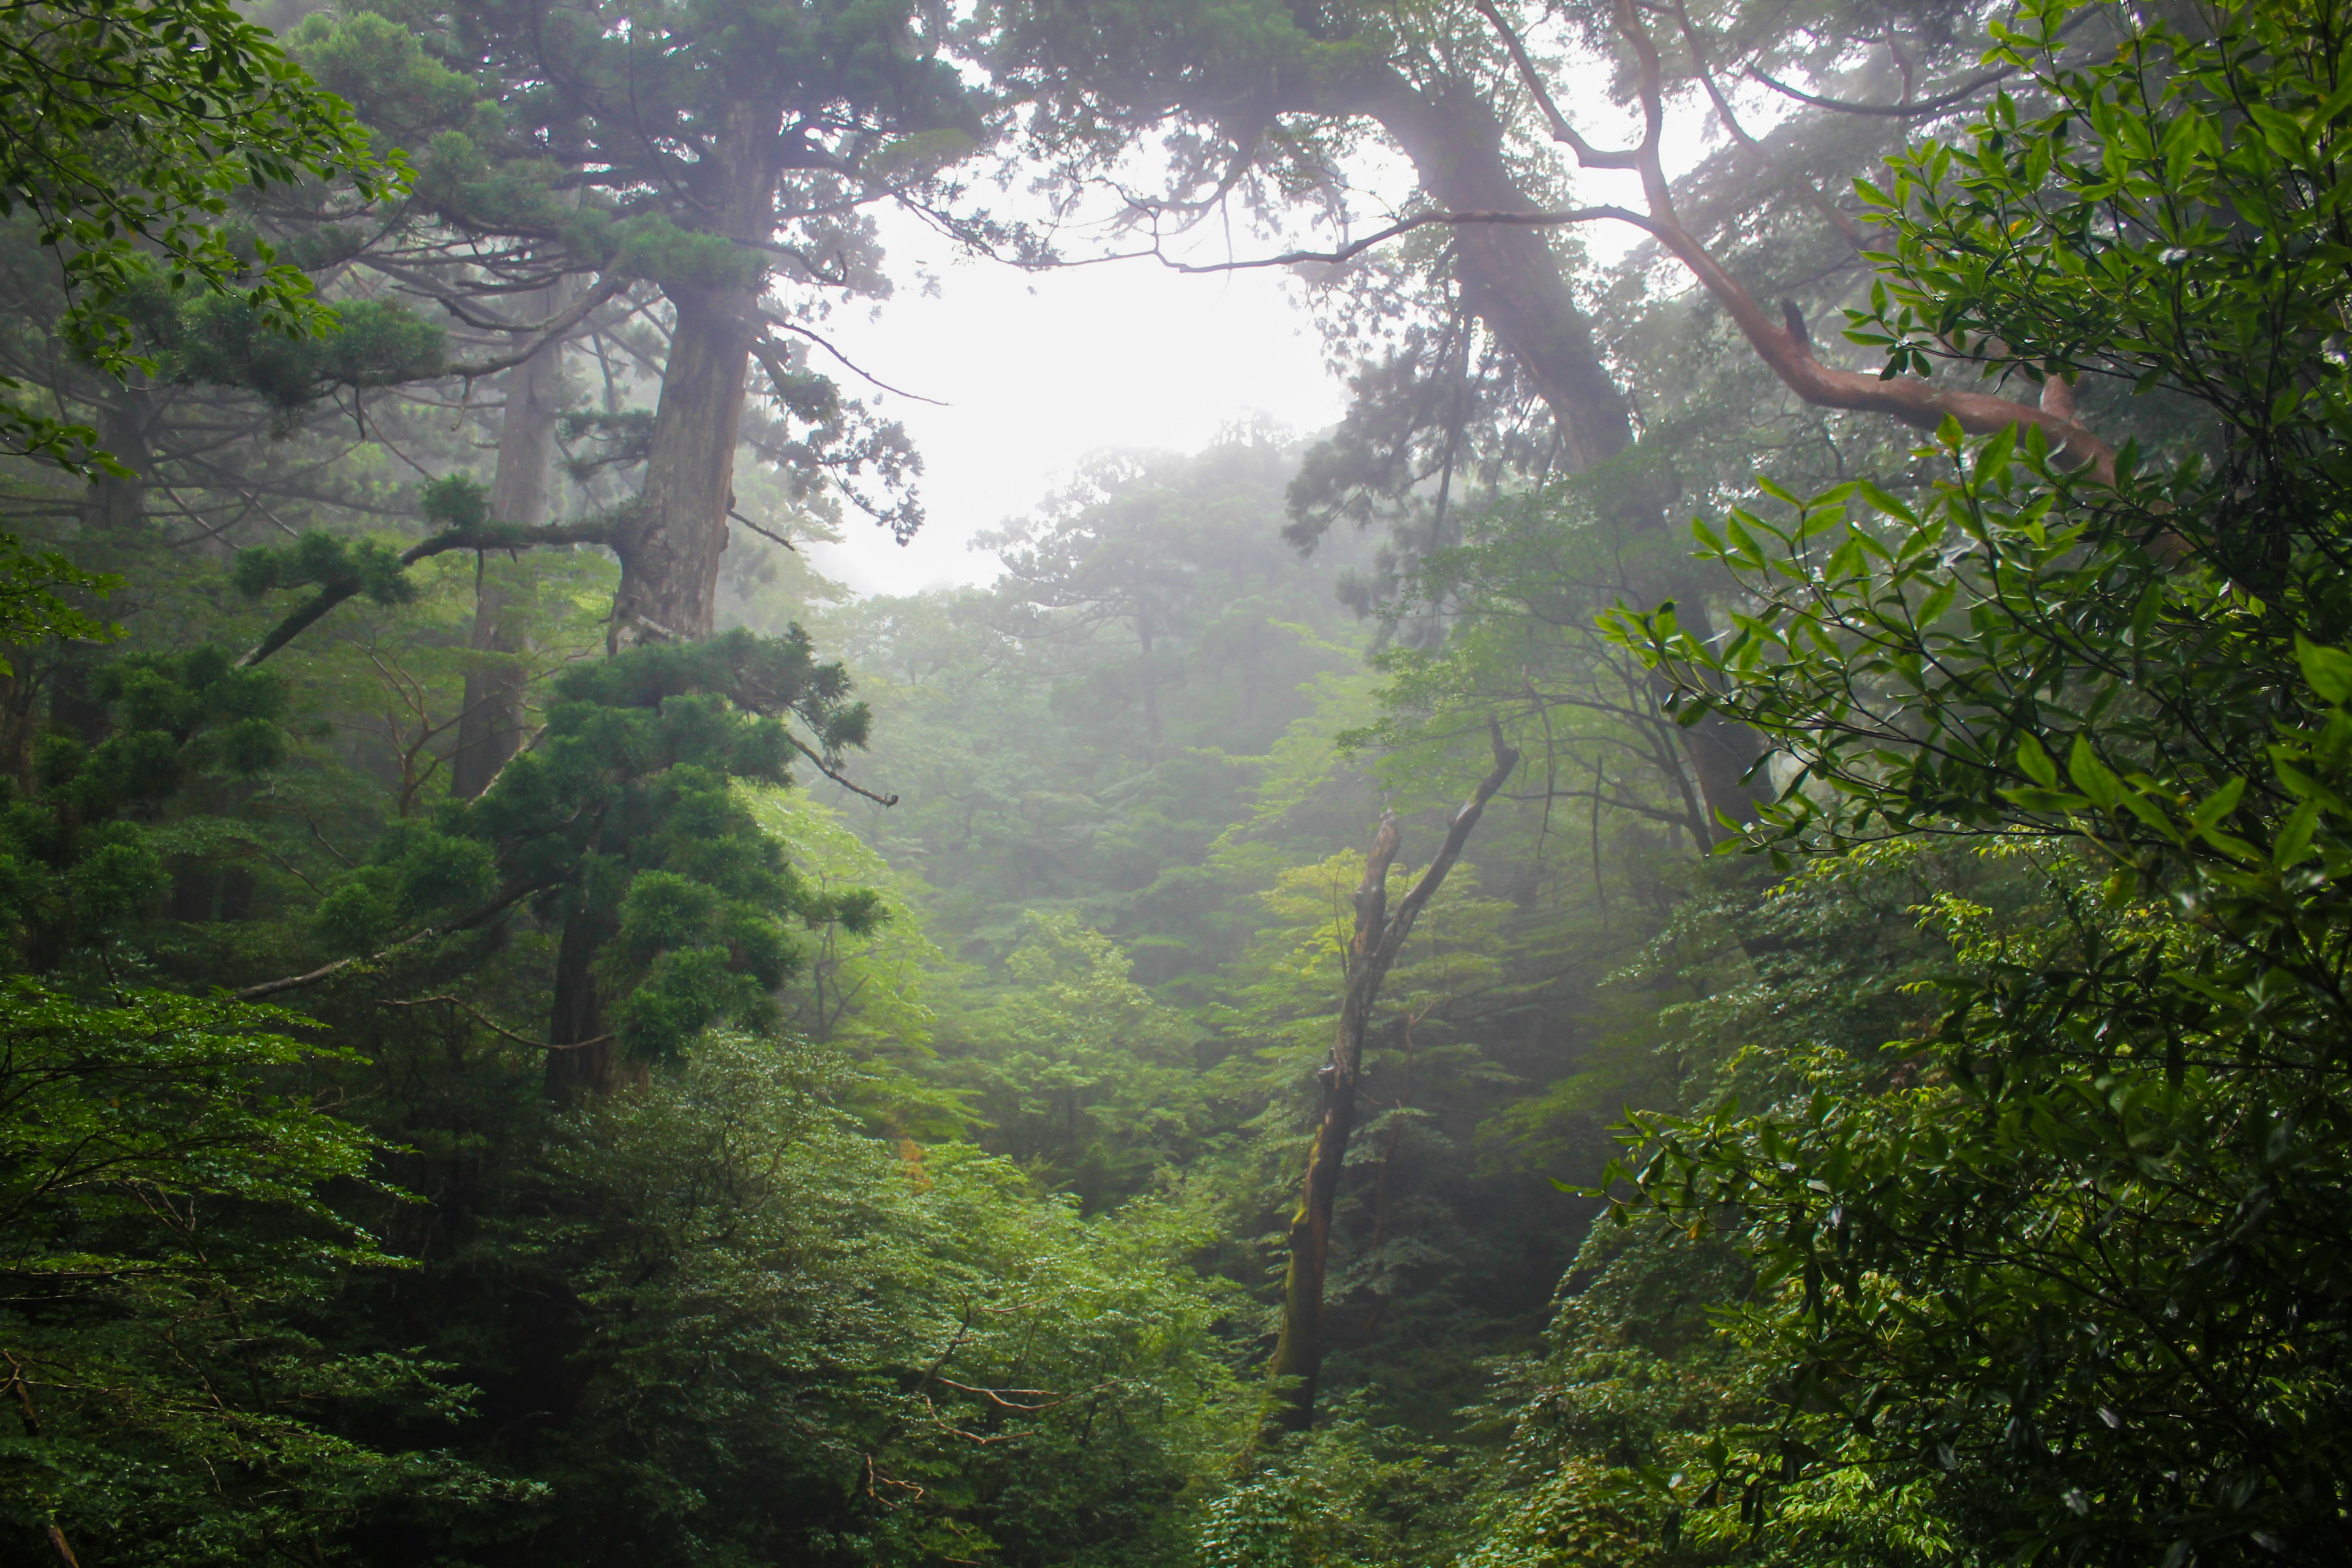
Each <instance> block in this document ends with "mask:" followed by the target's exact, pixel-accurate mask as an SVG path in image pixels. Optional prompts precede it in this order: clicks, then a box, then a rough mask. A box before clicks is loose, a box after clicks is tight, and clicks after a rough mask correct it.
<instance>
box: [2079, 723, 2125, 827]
mask: <svg viewBox="0 0 2352 1568" xmlns="http://www.w3.org/2000/svg"><path fill="white" fill-rule="evenodd" d="M2066 776H2067V777H2069V778H2071V779H2073V780H2074V787H2075V788H2076V789H2079V790H2081V791H2082V792H2083V793H2084V795H2088V796H2090V797H2091V799H2092V801H2093V802H2094V803H2095V804H2096V805H2098V806H2100V807H2101V808H2102V809H2103V810H2107V811H2113V810H2114V809H2115V808H2116V805H2119V804H2120V803H2121V802H2122V800H2123V797H2124V781H2123V780H2121V779H2119V778H2117V777H2116V775H2115V772H2114V770H2113V769H2111V768H2109V767H2108V766H2107V764H2106V763H2103V762H2101V761H2099V758H2098V753H2097V752H2094V751H2092V750H2091V742H2090V741H2089V739H2088V737H2086V736H2083V735H2077V736H2075V737H2074V750H2073V751H2072V752H2068V753H2067V757H2066Z"/></svg>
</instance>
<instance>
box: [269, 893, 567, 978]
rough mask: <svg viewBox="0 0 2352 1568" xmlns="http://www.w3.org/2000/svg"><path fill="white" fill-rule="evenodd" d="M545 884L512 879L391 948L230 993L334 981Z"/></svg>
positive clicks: (491, 913)
mask: <svg viewBox="0 0 2352 1568" xmlns="http://www.w3.org/2000/svg"><path fill="white" fill-rule="evenodd" d="M544 887H545V884H544V883H541V882H510V883H509V884H508V885H507V886H506V887H504V888H501V889H499V891H498V894H497V895H496V896H495V897H493V898H492V899H491V900H490V901H489V902H488V903H486V904H483V905H481V906H480V907H478V908H477V909H474V910H468V911H467V913H465V914H462V915H459V916H458V917H457V918H456V919H455V920H450V921H443V922H442V923H440V924H438V925H429V926H426V927H425V928H424V929H423V930H421V931H412V932H410V933H409V934H408V935H406V936H404V937H402V938H401V939H400V940H399V941H398V942H394V943H392V944H391V945H390V946H388V947H381V948H378V949H377V950H376V951H375V952H363V953H355V954H353V955H352V957H350V958H339V959H336V960H335V961H334V962H333V963H322V964H320V965H319V967H318V968H316V969H311V970H306V971H304V972H303V973H300V974H289V975H286V976H285V977H283V978H282V979H278V980H265V981H263V982H262V983H261V984H258V985H248V986H247V987H245V989H243V990H242V991H234V992H231V993H230V995H232V996H233V997H235V998H236V1000H237V1001H239V1002H258V1001H260V1000H261V999H262V998H263V997H265V996H276V995H278V994H281V993H284V992H288V991H299V990H301V989H302V988H303V987H304V986H306V985H316V984H318V983H319V982H320V981H321V980H331V979H332V978H333V977H334V976H336V975H338V974H341V973H342V972H343V971H344V970H346V969H353V968H363V967H365V966H367V965H369V964H373V963H381V962H383V960H384V959H387V958H390V957H391V956H392V955H393V954H394V953H396V952H403V951H404V950H406V949H408V948H412V947H415V946H416V945H417V944H418V943H419V942H431V941H432V940H433V939H434V938H435V937H438V936H453V935H455V934H456V933H457V932H458V931H471V930H473V929H474V928H475V927H477V926H479V925H483V924H486V923H488V921H492V920H495V919H497V918H498V917H499V915H501V914H503V913H505V912H506V911H507V910H510V909H512V908H513V907H514V906H515V905H516V904H518V903H520V902H521V901H522V900H524V899H526V898H528V897H530V895H531V894H533V893H536V892H539V891H541V890H542V889H543V888H544Z"/></svg>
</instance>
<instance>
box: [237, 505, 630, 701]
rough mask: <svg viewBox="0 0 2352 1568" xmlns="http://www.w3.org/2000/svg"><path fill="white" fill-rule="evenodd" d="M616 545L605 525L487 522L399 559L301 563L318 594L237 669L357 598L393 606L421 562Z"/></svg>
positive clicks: (450, 532)
mask: <svg viewBox="0 0 2352 1568" xmlns="http://www.w3.org/2000/svg"><path fill="white" fill-rule="evenodd" d="M612 542H613V529H612V526H611V524H609V523H605V522H580V523H546V524H542V525H541V526H539V527H535V528H520V527H514V526H511V525H509V524H506V523H496V522H486V523H481V524H478V525H472V526H468V527H463V528H452V529H446V530H444V531H442V532H439V533H436V534H435V535H434V536H433V537H432V538H430V539H426V540H422V541H420V542H417V543H415V544H412V545H410V546H409V547H408V548H407V549H405V550H404V551H402V552H400V553H399V554H398V555H379V556H373V557H371V556H368V555H366V554H364V553H362V554H359V555H340V556H336V557H334V558H332V559H327V558H325V557H324V556H323V555H322V557H321V558H320V560H319V561H317V562H311V563H301V565H302V566H304V567H305V568H307V569H308V570H309V571H310V574H311V575H310V581H312V582H314V583H315V584H316V585H317V588H318V592H316V593H315V594H313V595H310V598H308V599H306V600H304V601H303V602H302V603H301V604H299V605H296V606H295V607H294V608H293V609H292V610H291V611H289V612H288V614H287V616H286V618H285V619H283V620H281V621H279V622H278V624H277V625H276V626H272V627H270V628H269V632H268V636H266V637H263V638H262V639H261V640H260V641H259V642H257V643H256V644H254V645H253V647H252V648H251V649H250V650H249V651H247V654H246V655H245V657H244V658H240V659H238V660H237V661H236V667H237V668H239V669H251V668H253V667H254V666H256V665H257V664H259V663H260V662H261V661H262V660H264V659H266V658H268V657H269V656H270V655H271V654H274V653H276V652H277V651H278V649H280V648H282V647H285V646H286V645H287V644H288V643H290V642H292V641H293V640H294V639H295V638H296V637H300V636H301V635H302V634H303V633H304V632H305V631H308V630H309V629H310V627H311V626H314V625H315V624H317V623H318V622H319V621H320V619H322V618H323V617H324V616H326V614H327V612H329V611H330V610H332V609H333V608H334V607H335V606H336V605H340V604H341V603H342V602H343V601H344V600H346V599H352V598H357V597H358V596H359V595H362V594H366V595H370V596H371V597H373V598H377V599H380V600H385V601H387V602H389V601H390V600H392V599H394V598H396V597H398V590H397V587H396V584H397V583H398V581H399V576H400V574H401V573H402V572H404V571H405V570H406V569H407V568H409V567H411V566H414V565H415V564H416V563H418V562H420V561H425V560H428V559H430V558H431V557H433V556H436V555H444V554H446V553H447V552H450V551H452V550H526V549H530V548H533V547H535V546H538V545H542V544H606V545H609V544H611V543H612Z"/></svg>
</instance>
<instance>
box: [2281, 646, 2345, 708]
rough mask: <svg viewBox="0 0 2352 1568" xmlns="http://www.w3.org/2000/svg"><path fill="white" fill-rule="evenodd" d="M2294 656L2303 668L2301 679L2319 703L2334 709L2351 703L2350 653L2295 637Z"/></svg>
mask: <svg viewBox="0 0 2352 1568" xmlns="http://www.w3.org/2000/svg"><path fill="white" fill-rule="evenodd" d="M2294 657H2295V661H2296V662H2297V663H2298V664H2300V665H2302V666H2303V679H2305V681H2306V682H2308V683H2309V684H2310V687H2311V689H2312V690H2313V691H2314V692H2315V693H2316V694H2317V695H2318V697H2319V700H2321V701H2323V702H2326V703H2327V704H2329V705H2330V706H2332V707H2336V708H2341V707H2343V706H2344V704H2345V703H2346V702H2347V701H2352V654H2347V653H2346V652H2345V651H2344V650H2343V649H2342V648H2335V647H2321V646H2320V645H2319V644H2317V643H2315V642H2312V641H2309V640H2308V639H2306V638H2305V637H2296V638H2295V639H2294Z"/></svg>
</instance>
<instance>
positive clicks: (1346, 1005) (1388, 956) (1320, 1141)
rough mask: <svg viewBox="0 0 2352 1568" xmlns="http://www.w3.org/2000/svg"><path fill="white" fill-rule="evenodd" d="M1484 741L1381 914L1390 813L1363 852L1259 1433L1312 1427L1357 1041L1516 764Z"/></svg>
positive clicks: (1490, 735) (1390, 844)
mask: <svg viewBox="0 0 2352 1568" xmlns="http://www.w3.org/2000/svg"><path fill="white" fill-rule="evenodd" d="M1486 735H1487V739H1488V741H1489V742H1491V743H1492V745H1493V747H1494V759H1495V760H1494V766H1493V767H1492V768H1491V769H1489V770H1488V771H1487V773H1486V777H1485V778H1483V779H1480V780H1479V781H1478V787H1477V788H1476V789H1475V790H1473V791H1472V792H1471V795H1470V798H1469V799H1468V800H1466V801H1465V802H1463V803H1462V809H1461V810H1459V811H1457V812H1455V813H1454V821H1453V823H1452V825H1451V826H1448V827H1447V828H1446V830H1445V841H1444V843H1443V844H1441V845H1439V846H1438V849H1437V857H1436V858H1434V859H1433V860H1432V861H1430V863H1429V868H1428V869H1427V870H1425V871H1423V872H1422V874H1421V878H1420V879H1419V880H1418V881H1416V882H1414V883H1413V885H1412V889H1411V890H1410V891H1408V892H1407V893H1406V894H1405V896H1404V897H1403V899H1402V900H1399V902H1398V904H1397V907H1396V910H1395V912H1394V913H1391V912H1390V910H1389V908H1388V879H1389V868H1390V867H1391V866H1392V865H1394V864H1395V863H1396V858H1397V850H1398V849H1399V847H1401V846H1402V843H1403V827H1402V824H1401V823H1399V822H1398V820H1397V815H1396V813H1395V812H1393V811H1390V812H1383V813H1381V825H1380V827H1379V830H1378V831H1377V832H1375V833H1374V834H1373V836H1372V847H1371V849H1370V852H1369V853H1367V854H1366V855H1365V857H1364V879H1363V880H1362V882H1360V883H1359V884H1358V885H1357V888H1356V930H1355V935H1354V937H1353V938H1352V939H1351V940H1350V941H1349V943H1348V989H1347V994H1346V995H1345V997H1344V998H1343V999H1342V1000H1341V1003H1340V1005H1339V1029H1338V1030H1337V1032H1336V1033H1334V1035H1333V1036H1332V1038H1331V1058H1330V1059H1329V1060H1328V1061H1327V1062H1326V1063H1324V1065H1323V1067H1322V1068H1321V1069H1320V1070H1319V1071H1318V1073H1317V1075H1316V1076H1317V1078H1318V1079H1319V1080H1320V1081H1321V1083H1322V1085H1323V1113H1322V1116H1321V1119H1320V1121H1318V1124H1317V1127H1316V1130H1315V1142H1314V1143H1313V1145H1312V1146H1311V1148H1310V1149H1309V1150H1308V1152H1307V1177H1306V1181H1305V1182H1304V1184H1302V1186H1301V1190H1300V1193H1299V1197H1298V1207H1297V1210H1296V1211H1295V1212H1294V1213H1293V1214H1292V1215H1291V1217H1290V1263H1289V1267H1288V1268H1287V1269H1286V1271H1285V1273H1284V1276H1283V1283H1282V1333H1281V1337H1280V1338H1279V1339H1278V1340H1277V1341H1276V1343H1275V1347H1274V1360H1273V1363H1271V1364H1270V1365H1269V1366H1268V1367H1267V1369H1266V1373H1267V1375H1268V1377H1269V1378H1271V1379H1272V1380H1273V1383H1274V1390H1275V1392H1274V1397H1273V1404H1272V1406H1271V1408H1270V1410H1269V1412H1268V1419H1267V1422H1266V1426H1267V1427H1268V1428H1269V1430H1280V1431H1292V1432H1303V1431H1305V1430H1306V1429H1307V1427H1309V1426H1313V1425H1314V1422H1315V1389H1316V1383H1317V1380H1318V1378H1319V1377H1320V1376H1321V1374H1322V1371H1323V1353H1324V1349H1325V1344H1324V1334H1323V1284H1324V1279H1325V1277H1326V1275H1327V1274H1328V1271H1329V1268H1330V1261H1331V1217H1332V1214H1333V1212H1334V1210H1335V1209H1336V1208H1337V1206H1338V1204H1339V1173H1340V1172H1341V1170H1342V1169H1343V1168H1344V1167H1345V1165H1346V1163H1347V1160H1348V1140H1349V1137H1350V1136H1351V1135H1352V1134H1353V1133H1354V1131H1355V1126H1356V1085H1357V1082H1358V1079H1360V1076H1361V1072H1362V1068H1363V1062H1364V1037H1365V1035H1366V1034H1367V1032H1368V1031H1369V1030H1370V1026H1371V1021H1372V1009H1373V1008H1374V1007H1375V1006H1376V1005H1379V1002H1380V999H1381V984H1382V983H1383V982H1385V981H1386V980H1387V979H1388V975H1389V971H1390V970H1391V968H1393V967H1395V965H1396V961H1397V955H1398V954H1399V953H1401V952H1403V951H1404V943H1405V939H1406V938H1407V937H1409V936H1411V935H1412V928H1413V922H1414V921H1418V920H1419V919H1420V918H1421V911H1422V910H1423V909H1424V908H1425V907H1427V905H1428V903H1429V900H1431V899H1433V898H1434V897H1435V896H1436V894H1437V889H1439V888H1441V887H1443V886H1444V882H1445V878H1446V874H1447V873H1448V872H1450V871H1452V870H1453V869H1454V862H1455V861H1456V860H1459V859H1460V858H1462V848H1463V846H1464V845H1465V844H1467V843H1469V841H1470V833H1471V830H1472V829H1473V828H1475V827H1476V826H1478V818H1479V817H1480V816H1483V815H1484V814H1485V812H1486V803H1487V802H1488V801H1490V800H1492V799H1493V798H1494V797H1495V792H1496V790H1499V789H1501V788H1502V787H1503V784H1504V781H1505V780H1507V779H1508V778H1509V777H1510V776H1511V770H1513V769H1514V768H1516V767H1517V766H1518V765H1519V753H1518V752H1516V751H1514V750H1513V749H1512V748H1511V747H1509V746H1507V745H1506V744H1504V743H1503V727H1502V725H1501V724H1500V723H1498V722H1496V721H1495V720H1494V719H1492V718H1491V717H1490V718H1489V719H1488V720H1487V721H1486Z"/></svg>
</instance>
